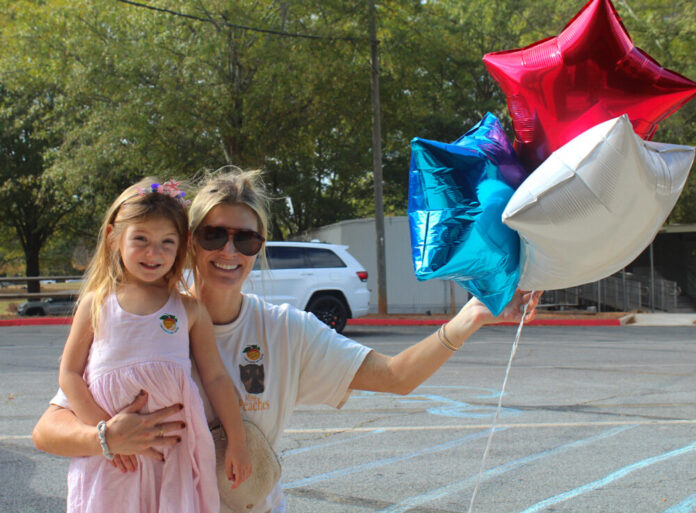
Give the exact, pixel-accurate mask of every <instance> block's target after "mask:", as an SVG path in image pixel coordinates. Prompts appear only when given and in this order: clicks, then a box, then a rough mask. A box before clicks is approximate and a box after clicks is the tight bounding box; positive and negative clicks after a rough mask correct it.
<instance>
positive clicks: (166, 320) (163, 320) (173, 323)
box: [159, 314, 179, 335]
mask: <svg viewBox="0 0 696 513" xmlns="http://www.w3.org/2000/svg"><path fill="white" fill-rule="evenodd" d="M159 320H160V328H162V330H163V331H164V332H165V333H169V334H170V335H173V334H174V333H176V332H177V331H179V319H177V318H176V315H173V314H164V315H163V316H162V317H160V318H159Z"/></svg>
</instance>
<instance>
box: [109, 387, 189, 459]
mask: <svg viewBox="0 0 696 513" xmlns="http://www.w3.org/2000/svg"><path fill="white" fill-rule="evenodd" d="M139 400H142V399H141V396H138V398H136V400H135V401H134V402H133V403H131V404H130V405H129V406H127V407H126V408H125V409H124V410H122V411H120V412H119V413H117V414H116V415H114V416H113V417H111V419H109V421H108V422H107V431H106V436H107V443H108V444H109V447H111V450H112V451H113V452H114V453H119V454H140V453H142V452H143V451H145V450H147V449H149V448H151V447H153V446H164V445H174V444H176V443H178V442H179V441H180V440H181V438H180V437H179V436H166V435H167V433H171V432H173V431H176V430H180V429H183V428H184V427H185V425H184V423H183V422H181V421H170V422H163V421H164V420H165V419H167V418H168V417H170V416H171V415H173V414H174V413H177V412H180V411H181V409H182V408H183V406H182V405H179V404H174V405H172V406H168V407H166V408H162V409H160V410H157V411H155V412H152V413H146V414H142V413H135V412H133V411H130V412H128V411H126V410H132V409H134V408H136V407H137V405H138V401H139Z"/></svg>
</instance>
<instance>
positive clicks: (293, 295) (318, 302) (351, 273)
mask: <svg viewBox="0 0 696 513" xmlns="http://www.w3.org/2000/svg"><path fill="white" fill-rule="evenodd" d="M266 258H267V261H268V267H269V269H265V270H264V269H261V265H260V263H261V258H257V259H256V265H255V267H254V270H253V271H251V274H250V275H249V278H248V279H247V280H246V282H245V284H244V289H243V291H244V292H251V293H252V294H257V295H259V296H261V297H263V298H264V299H265V300H266V301H268V302H269V303H276V304H281V303H290V304H291V305H293V306H295V307H297V308H300V309H302V310H307V311H308V312H312V313H313V314H314V315H316V316H317V317H318V318H319V319H320V320H321V321H323V322H325V323H326V324H328V325H329V326H331V327H332V328H334V329H335V330H336V331H338V332H339V333H340V332H341V331H342V330H343V328H344V327H345V325H346V321H347V320H348V319H350V318H352V317H361V316H363V315H365V314H366V313H367V304H368V301H369V299H370V291H369V290H368V289H367V271H366V270H365V268H364V267H363V266H362V265H360V263H359V262H358V261H357V260H356V259H355V258H354V257H353V256H352V255H351V254H350V253H348V246H339V245H336V244H325V243H322V242H267V243H266Z"/></svg>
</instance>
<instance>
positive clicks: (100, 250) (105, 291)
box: [79, 177, 188, 331]
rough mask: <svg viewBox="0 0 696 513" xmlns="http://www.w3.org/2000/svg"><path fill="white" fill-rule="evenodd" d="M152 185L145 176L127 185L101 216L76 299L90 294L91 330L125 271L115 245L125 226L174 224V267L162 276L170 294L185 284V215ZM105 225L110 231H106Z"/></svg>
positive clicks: (181, 206) (153, 181) (177, 203)
mask: <svg viewBox="0 0 696 513" xmlns="http://www.w3.org/2000/svg"><path fill="white" fill-rule="evenodd" d="M153 184H161V182H159V181H158V180H157V179H156V178H153V177H147V178H144V179H142V180H141V181H139V182H138V183H136V184H134V185H131V186H130V187H128V188H127V189H126V190H125V191H123V192H122V193H121V194H120V195H119V197H118V198H116V201H114V202H113V203H112V204H111V206H110V207H109V209H108V210H107V211H106V214H105V215H104V220H103V221H102V224H101V228H100V229H99V238H98V240H97V248H96V251H95V253H94V256H93V257H92V260H91V262H90V264H89V267H88V268H87V272H86V273H85V280H84V282H83V286H82V289H81V290H80V297H79V300H82V298H84V296H85V295H86V294H88V293H90V292H93V293H94V297H93V298H92V307H91V314H92V328H93V329H94V330H95V331H96V329H97V326H98V322H99V312H100V309H101V306H102V305H103V304H104V300H105V298H106V297H107V296H108V295H109V294H111V293H113V292H115V291H116V288H117V287H118V285H119V284H121V283H123V281H124V278H125V269H124V267H123V261H122V260H121V254H120V249H119V243H120V240H121V236H122V235H123V231H124V229H125V228H126V226H128V225H131V224H134V223H142V222H144V221H149V220H151V219H167V220H168V221H171V222H172V224H173V225H174V228H175V230H176V233H177V235H178V236H179V246H178V247H177V251H176V258H175V259H174V265H172V268H171V269H170V270H169V272H168V273H167V274H166V275H165V279H166V280H167V287H168V288H169V290H170V291H172V290H174V288H175V287H177V286H181V287H182V288H183V289H185V288H186V285H185V283H184V281H183V278H182V274H183V270H184V265H185V263H186V252H187V248H186V246H187V244H186V241H187V235H188V216H187V215H186V207H185V206H184V201H183V198H181V197H173V196H171V195H169V194H166V193H164V192H156V191H153V189H152V187H151V186H152V185H153ZM109 226H111V227H112V228H111V229H110V231H109V228H108V227H109Z"/></svg>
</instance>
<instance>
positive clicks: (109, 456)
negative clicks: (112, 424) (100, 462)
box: [97, 420, 114, 461]
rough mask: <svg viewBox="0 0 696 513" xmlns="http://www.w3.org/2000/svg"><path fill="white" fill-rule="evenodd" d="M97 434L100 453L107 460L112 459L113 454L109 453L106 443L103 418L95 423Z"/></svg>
mask: <svg viewBox="0 0 696 513" xmlns="http://www.w3.org/2000/svg"><path fill="white" fill-rule="evenodd" d="M97 435H98V436H99V445H101V448H102V454H103V455H104V457H105V458H106V459H107V460H109V461H111V460H113V459H114V455H113V454H112V453H111V450H110V449H109V446H108V444H107V443H106V422H105V421H103V420H100V421H99V423H98V424H97Z"/></svg>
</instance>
